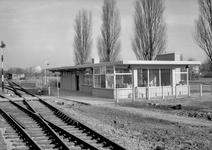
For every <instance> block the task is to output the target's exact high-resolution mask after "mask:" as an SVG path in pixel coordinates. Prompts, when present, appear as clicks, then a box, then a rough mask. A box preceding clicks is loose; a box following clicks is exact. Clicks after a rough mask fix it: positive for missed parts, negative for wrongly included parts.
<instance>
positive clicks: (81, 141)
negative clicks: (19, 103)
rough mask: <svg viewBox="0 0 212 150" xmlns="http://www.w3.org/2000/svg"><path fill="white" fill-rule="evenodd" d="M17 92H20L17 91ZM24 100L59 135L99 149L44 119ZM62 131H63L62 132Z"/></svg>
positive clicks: (92, 149) (95, 149)
mask: <svg viewBox="0 0 212 150" xmlns="http://www.w3.org/2000/svg"><path fill="white" fill-rule="evenodd" d="M9 84H10V83H9ZM10 86H12V85H11V84H10ZM13 89H14V91H16V89H15V88H14V87H13ZM16 92H17V91H16ZM17 93H18V92H17ZM21 97H22V96H21ZM23 102H24V104H25V105H27V107H29V108H30V110H32V111H33V112H34V113H35V114H37V115H38V116H40V118H42V119H43V120H44V121H46V122H47V123H48V125H49V126H50V127H52V128H53V129H54V130H55V132H57V133H59V135H62V136H63V137H65V138H67V137H68V138H70V139H71V140H72V141H75V144H76V145H80V146H82V148H89V149H91V150H98V149H97V148H96V147H94V146H93V145H91V144H89V143H87V142H86V141H84V140H81V139H80V138H78V137H76V136H74V135H73V134H71V133H69V132H67V131H65V130H64V129H62V128H60V127H58V126H57V125H55V124H53V123H51V122H50V121H48V120H46V119H44V118H43V117H42V115H40V114H39V113H38V112H36V111H35V110H34V109H33V107H32V106H31V105H30V104H29V103H28V102H27V101H26V100H23ZM61 133H62V134H61Z"/></svg>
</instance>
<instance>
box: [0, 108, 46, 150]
mask: <svg viewBox="0 0 212 150" xmlns="http://www.w3.org/2000/svg"><path fill="white" fill-rule="evenodd" d="M0 113H1V114H2V116H3V117H4V118H5V119H6V120H7V122H8V123H9V124H10V125H11V126H12V128H13V129H14V130H15V131H16V133H18V135H19V136H20V138H21V139H23V141H27V142H25V143H26V144H27V146H28V147H29V148H30V149H36V150H42V148H41V147H40V146H39V145H38V144H37V143H36V142H35V141H34V140H33V139H32V138H31V137H30V135H29V134H27V132H26V131H25V130H24V127H23V126H22V125H21V124H19V122H18V121H17V120H16V119H15V118H14V117H13V116H12V115H10V114H8V113H6V112H5V111H4V110H3V109H2V108H1V107H0Z"/></svg>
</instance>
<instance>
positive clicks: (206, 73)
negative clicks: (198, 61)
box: [201, 72, 212, 78]
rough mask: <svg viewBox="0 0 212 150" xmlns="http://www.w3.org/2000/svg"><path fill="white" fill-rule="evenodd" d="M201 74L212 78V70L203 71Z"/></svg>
mask: <svg viewBox="0 0 212 150" xmlns="http://www.w3.org/2000/svg"><path fill="white" fill-rule="evenodd" d="M201 76H202V77H203V78H212V72H202V73H201Z"/></svg>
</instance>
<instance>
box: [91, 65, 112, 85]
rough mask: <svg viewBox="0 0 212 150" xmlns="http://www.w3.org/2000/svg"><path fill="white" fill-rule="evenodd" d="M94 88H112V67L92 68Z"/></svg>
mask: <svg viewBox="0 0 212 150" xmlns="http://www.w3.org/2000/svg"><path fill="white" fill-rule="evenodd" d="M94 87H95V88H113V87H114V71H113V66H102V67H96V68H94Z"/></svg>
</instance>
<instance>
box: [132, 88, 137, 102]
mask: <svg viewBox="0 0 212 150" xmlns="http://www.w3.org/2000/svg"><path fill="white" fill-rule="evenodd" d="M135 89H136V87H133V88H132V94H133V96H132V98H133V99H132V101H135Z"/></svg>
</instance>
